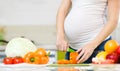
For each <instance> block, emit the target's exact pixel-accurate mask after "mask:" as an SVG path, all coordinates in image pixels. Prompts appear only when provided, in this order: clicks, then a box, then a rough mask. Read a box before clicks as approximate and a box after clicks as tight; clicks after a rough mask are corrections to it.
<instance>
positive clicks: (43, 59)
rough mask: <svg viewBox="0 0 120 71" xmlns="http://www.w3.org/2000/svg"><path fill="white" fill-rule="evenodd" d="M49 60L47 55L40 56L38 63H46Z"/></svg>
mask: <svg viewBox="0 0 120 71" xmlns="http://www.w3.org/2000/svg"><path fill="white" fill-rule="evenodd" d="M48 62H49V57H48V56H42V57H40V64H47V63H48Z"/></svg>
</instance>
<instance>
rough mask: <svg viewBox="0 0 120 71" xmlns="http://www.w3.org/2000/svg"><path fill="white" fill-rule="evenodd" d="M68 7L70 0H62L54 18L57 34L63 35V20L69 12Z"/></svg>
mask: <svg viewBox="0 0 120 71" xmlns="http://www.w3.org/2000/svg"><path fill="white" fill-rule="evenodd" d="M70 7H71V1H70V0H63V1H62V4H61V6H60V7H59V10H58V13H57V19H56V24H57V25H56V26H57V36H60V37H64V20H65V17H66V16H67V14H68V12H69V9H70Z"/></svg>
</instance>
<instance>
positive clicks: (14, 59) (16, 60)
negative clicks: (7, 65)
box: [13, 57, 24, 64]
mask: <svg viewBox="0 0 120 71" xmlns="http://www.w3.org/2000/svg"><path fill="white" fill-rule="evenodd" d="M23 62H24V61H23V58H22V57H14V58H13V64H19V63H23Z"/></svg>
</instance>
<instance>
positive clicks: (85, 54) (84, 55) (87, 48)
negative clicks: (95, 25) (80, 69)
mask: <svg viewBox="0 0 120 71" xmlns="http://www.w3.org/2000/svg"><path fill="white" fill-rule="evenodd" d="M95 48H96V46H94V43H93V42H90V43H88V44H86V45H84V46H83V47H80V48H79V49H78V50H77V52H79V55H78V57H77V60H78V62H77V63H83V62H84V61H86V60H87V59H88V58H89V57H90V56H91V55H92V53H93V52H94V50H95Z"/></svg>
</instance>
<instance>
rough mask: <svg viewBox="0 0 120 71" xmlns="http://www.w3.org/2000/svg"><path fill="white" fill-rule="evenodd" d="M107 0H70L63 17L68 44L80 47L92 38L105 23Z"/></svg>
mask: <svg viewBox="0 0 120 71" xmlns="http://www.w3.org/2000/svg"><path fill="white" fill-rule="evenodd" d="M106 6H107V0H72V8H71V10H70V12H69V14H68V16H67V17H66V19H65V25H64V28H65V33H66V37H67V38H68V40H69V44H70V46H72V47H73V48H77V49H78V48H80V47H81V46H83V45H84V44H86V43H88V42H89V41H90V40H92V39H94V38H95V37H96V35H98V33H99V32H100V31H101V29H102V28H103V26H104V25H105V23H106V21H105V11H106Z"/></svg>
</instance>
